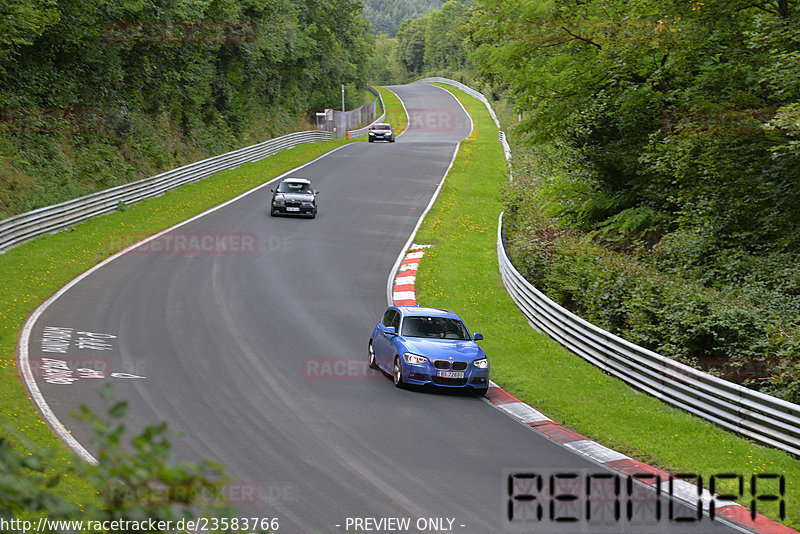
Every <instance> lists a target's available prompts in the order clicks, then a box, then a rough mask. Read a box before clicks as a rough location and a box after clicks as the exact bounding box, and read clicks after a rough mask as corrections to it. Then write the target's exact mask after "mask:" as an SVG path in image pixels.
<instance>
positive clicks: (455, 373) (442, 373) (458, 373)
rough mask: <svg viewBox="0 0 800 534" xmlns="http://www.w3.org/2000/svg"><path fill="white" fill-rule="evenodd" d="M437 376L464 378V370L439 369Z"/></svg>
mask: <svg viewBox="0 0 800 534" xmlns="http://www.w3.org/2000/svg"><path fill="white" fill-rule="evenodd" d="M436 376H438V377H440V378H464V373H463V372H462V371H437V372H436Z"/></svg>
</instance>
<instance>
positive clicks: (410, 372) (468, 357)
mask: <svg viewBox="0 0 800 534" xmlns="http://www.w3.org/2000/svg"><path fill="white" fill-rule="evenodd" d="M481 339H483V336H482V335H481V334H479V333H477V332H475V333H474V334H470V333H469V330H467V327H466V326H465V325H464V321H462V320H461V318H460V317H459V316H458V315H456V314H455V313H453V312H451V311H447V310H440V309H438V308H426V307H422V306H390V307H389V308H387V309H386V311H385V312H384V314H383V317H382V318H381V320H380V321H378V322H377V323H376V324H375V327H374V328H373V330H372V335H371V336H370V339H369V347H368V351H369V366H370V368H372V369H380V370H382V371H383V372H384V373H386V374H388V375H390V376H391V377H392V380H393V381H394V384H395V385H396V386H397V387H402V386H404V385H414V386H435V387H439V388H449V389H462V390H469V391H473V392H475V393H478V394H480V395H482V394H484V393H486V391H487V389H488V387H489V367H490V366H489V358H487V356H486V353H484V352H483V349H481V348H480V347H479V346H478V344H477V343H476V342H477V341H480V340H481Z"/></svg>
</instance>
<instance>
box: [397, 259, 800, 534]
mask: <svg viewBox="0 0 800 534" xmlns="http://www.w3.org/2000/svg"><path fill="white" fill-rule="evenodd" d="M428 247H430V245H411V247H409V249H408V251H407V252H406V255H405V257H404V258H403V260H402V262H401V263H400V267H399V269H398V270H397V272H396V273H395V278H394V287H393V291H392V303H393V304H394V305H395V306H417V304H418V303H417V297H416V292H415V290H414V284H415V282H416V279H417V269H418V267H419V263H420V260H421V259H422V256H423V255H424V254H425V248H428ZM484 400H485V401H486V402H488V403H489V404H491V405H492V406H494V407H495V408H497V409H498V410H500V411H501V412H503V413H505V414H506V415H507V416H509V417H511V418H513V419H515V420H517V421H518V422H520V423H522V424H524V425H525V426H527V427H528V428H530V429H531V430H533V431H534V432H538V433H539V434H541V435H543V436H545V437H546V438H548V439H550V440H552V441H555V442H556V443H559V444H560V445H561V446H563V447H566V448H568V449H571V450H572V451H573V452H575V453H576V454H579V455H581V456H584V457H586V458H589V459H590V460H592V461H594V462H596V463H599V464H601V465H604V466H606V467H608V468H610V469H612V470H614V471H617V472H619V473H621V474H623V475H631V476H633V475H638V477H637V478H639V477H641V476H642V475H653V480H654V481H655V480H659V481H661V483H662V484H663V483H666V482H667V481H669V480H671V479H670V475H669V473H666V472H665V471H662V470H660V469H657V468H655V467H652V466H650V465H647V464H645V463H642V462H640V461H638V460H634V459H633V458H631V457H629V456H626V455H624V454H622V453H620V452H617V451H615V450H613V449H609V448H608V447H606V446H605V445H601V444H599V443H597V442H596V441H592V440H591V439H589V438H587V437H585V436H582V435H580V434H578V433H576V432H573V431H572V430H570V429H568V428H566V427H564V426H562V425H559V424H558V423H556V422H555V421H553V420H552V419H550V418H549V417H547V416H546V415H544V414H542V413H541V412H539V411H538V410H536V409H534V408H532V407H531V406H529V405H527V404H525V403H524V402H522V401H520V400H519V399H517V398H516V397H514V396H513V395H511V394H510V393H508V392H507V391H505V390H504V389H503V388H501V387H500V386H498V385H497V384H495V383H494V382H491V381H490V382H489V390H488V391H487V392H486V395H485V396H484ZM656 477H657V478H656ZM639 480H640V481H641V482H642V483H645V484H648V485H650V486H652V487H655V485H656V484H655V482H653V483H649V482H648V481H647V478H643V479H642V478H639ZM671 484H672V488H671V494H672V496H674V497H675V498H677V499H679V500H681V501H684V502H686V503H688V504H690V505H692V506H695V505H697V502H698V500H700V501H702V503H703V510H706V511H708V512H709V515H710V517H711V518H712V519H717V518H718V519H724V520H727V521H729V522H730V523H732V524H733V525H736V526H739V527H742V528H743V529H747V530H749V531H752V532H756V533H758V534H792V533H793V534H798V531H796V530H793V529H791V528H789V527H787V526H786V525H783V524H781V523H778V522H776V521H773V520H771V519H769V518H768V517H766V516H764V515H761V514H756V515H755V519H752V518H751V514H750V510H749V509H748V508H746V507H744V506H742V505H740V504H737V503H735V502H732V501H724V500H721V499H720V498H719V497H718V496H716V495H713V494H712V493H710V492H709V491H708V490H703V493H702V494H701V495H698V494H697V493H698V492H697V485H696V484H692V483H689V482H686V481H684V480H680V479H672V480H671Z"/></svg>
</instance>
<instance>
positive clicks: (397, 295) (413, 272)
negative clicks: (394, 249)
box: [392, 245, 430, 306]
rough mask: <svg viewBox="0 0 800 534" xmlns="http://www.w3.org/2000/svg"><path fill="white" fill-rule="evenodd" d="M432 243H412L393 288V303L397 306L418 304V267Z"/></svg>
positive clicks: (398, 271)
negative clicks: (416, 289) (415, 289)
mask: <svg viewBox="0 0 800 534" xmlns="http://www.w3.org/2000/svg"><path fill="white" fill-rule="evenodd" d="M426 248H430V245H411V247H410V248H409V249H408V252H406V255H405V257H404V258H403V261H402V262H401V263H400V268H399V269H398V270H397V273H396V275H395V279H394V287H393V288H392V304H394V305H395V306H416V305H417V296H416V293H415V292H414V283H415V282H416V280H417V267H418V266H419V262H420V260H421V259H422V256H423V254H425V249H426Z"/></svg>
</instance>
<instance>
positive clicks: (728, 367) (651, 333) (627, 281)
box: [504, 175, 800, 402]
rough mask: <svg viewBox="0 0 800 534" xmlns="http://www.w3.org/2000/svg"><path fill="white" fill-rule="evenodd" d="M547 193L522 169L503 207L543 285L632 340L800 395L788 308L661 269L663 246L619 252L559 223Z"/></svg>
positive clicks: (515, 249)
mask: <svg viewBox="0 0 800 534" xmlns="http://www.w3.org/2000/svg"><path fill="white" fill-rule="evenodd" d="M517 176H519V175H517ZM539 194H541V192H540V191H539V192H535V191H534V190H533V188H532V187H531V180H530V178H527V179H526V178H524V177H520V178H518V180H517V182H516V183H514V184H511V185H510V186H509V187H508V188H507V190H506V194H505V201H506V216H505V217H504V219H505V222H506V227H505V229H504V230H505V235H506V242H507V246H508V249H509V252H510V255H511V257H512V261H513V262H514V264H515V266H516V267H517V268H518V269H519V270H520V272H521V273H522V274H523V275H524V276H525V277H526V278H527V279H528V280H529V281H530V282H531V283H533V284H534V285H535V286H536V287H537V288H539V289H540V290H542V291H543V292H544V293H545V294H546V295H548V296H549V297H550V298H552V299H553V300H555V301H556V302H558V303H560V304H561V305H562V306H564V307H566V308H567V309H569V310H570V311H572V312H574V313H576V314H577V315H579V316H581V317H583V318H584V319H586V320H588V321H590V322H592V323H594V324H596V325H598V326H600V327H601V328H604V329H606V330H609V331H611V332H613V333H615V334H617V335H619V336H621V337H623V338H625V339H627V340H629V341H631V342H633V343H636V344H638V345H641V346H643V347H646V348H648V349H650V350H653V351H655V352H658V353H659V354H662V355H664V356H667V357H670V358H675V359H677V360H679V361H682V362H684V363H687V364H689V365H693V366H695V367H698V368H702V369H704V370H707V371H710V372H712V373H715V374H718V375H721V376H724V377H725V378H727V379H732V380H736V381H739V382H745V383H746V384H748V385H750V386H751V387H756V388H758V389H761V390H762V391H769V392H771V393H773V394H776V395H779V396H781V397H783V398H786V399H788V400H791V401H793V402H798V401H800V387H799V386H798V383H799V382H798V380H797V377H798V374H797V371H798V369H800V366H798V361H800V343H798V340H800V328H799V327H798V325H797V324H793V323H792V321H791V320H788V319H787V316H785V315H782V314H779V313H777V312H776V310H775V309H774V308H770V306H768V305H767V303H765V302H764V301H756V300H754V299H751V298H748V296H747V295H748V294H747V293H746V292H743V291H730V290H728V291H724V292H723V291H721V290H718V289H714V288H709V287H706V286H703V285H702V284H700V283H698V282H696V281H690V280H688V279H685V278H682V277H680V276H678V275H677V274H675V273H661V272H659V271H658V270H656V268H655V267H654V264H655V263H657V262H656V261H654V259H653V256H655V255H657V252H652V251H647V249H646V248H642V249H640V250H638V251H637V252H628V253H619V252H613V251H611V250H609V249H608V248H605V247H603V246H601V245H599V244H598V243H596V242H595V240H594V239H593V236H592V235H590V234H588V233H586V232H582V233H581V232H576V231H570V230H564V229H559V227H558V226H557V221H555V220H553V219H551V218H548V217H546V216H544V215H543V214H542V212H541V210H540V209H538V199H537V196H538V195H539ZM789 317H791V316H789ZM765 379H766V380H765Z"/></svg>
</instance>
